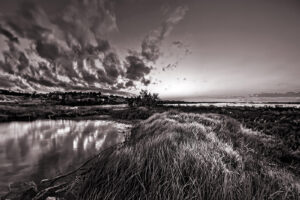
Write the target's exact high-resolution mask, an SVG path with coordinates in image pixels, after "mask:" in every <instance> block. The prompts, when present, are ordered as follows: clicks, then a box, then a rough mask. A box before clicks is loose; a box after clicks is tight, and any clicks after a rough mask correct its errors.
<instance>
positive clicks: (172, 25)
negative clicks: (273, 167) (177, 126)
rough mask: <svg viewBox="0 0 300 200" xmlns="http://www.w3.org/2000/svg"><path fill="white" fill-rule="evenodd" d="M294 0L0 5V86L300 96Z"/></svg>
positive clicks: (1, 0) (10, 0) (68, 0)
mask: <svg viewBox="0 0 300 200" xmlns="http://www.w3.org/2000/svg"><path fill="white" fill-rule="evenodd" d="M299 77H300V1H297V0H251V1H246V0H243V1H242V0H226V1H225V0H213V1H212V0H52V1H48V0H23V1H21V0H0V87H1V88H5V89H12V90H21V91H45V92H48V91H57V90H62V91H68V90H103V91H108V92H112V93H133V94H136V93H138V92H139V90H140V89H148V90H149V91H150V92H155V93H159V95H160V96H161V97H163V98H177V99H180V98H185V99H186V98H189V97H191V98H194V97H197V96H232V95H234V96H242V95H249V94H254V93H261V92H279V93H284V92H289V91H300V81H299V80H300V79H299Z"/></svg>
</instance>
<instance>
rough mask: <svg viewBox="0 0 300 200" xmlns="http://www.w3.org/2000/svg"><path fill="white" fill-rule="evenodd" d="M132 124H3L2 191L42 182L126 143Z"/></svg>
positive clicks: (0, 129) (0, 137)
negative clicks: (14, 185) (10, 186)
mask: <svg viewBox="0 0 300 200" xmlns="http://www.w3.org/2000/svg"><path fill="white" fill-rule="evenodd" d="M129 128H130V126H129V125H125V124H121V123H116V122H112V121H99V120H87V121H72V120H39V121H34V122H11V123H1V124H0V191H3V190H6V188H7V185H8V184H9V183H10V182H16V181H29V180H34V181H36V182H39V181H40V180H41V179H43V178H46V177H52V176H55V175H57V174H59V173H62V172H64V171H67V170H71V169H72V168H74V167H76V165H78V164H80V163H82V162H83V161H85V160H86V159H87V158H89V157H90V156H91V155H94V154H95V153H97V152H99V151H100V150H101V149H104V148H106V147H108V146H110V145H113V144H116V143H118V142H122V141H123V140H124V132H126V131H128V130H129Z"/></svg>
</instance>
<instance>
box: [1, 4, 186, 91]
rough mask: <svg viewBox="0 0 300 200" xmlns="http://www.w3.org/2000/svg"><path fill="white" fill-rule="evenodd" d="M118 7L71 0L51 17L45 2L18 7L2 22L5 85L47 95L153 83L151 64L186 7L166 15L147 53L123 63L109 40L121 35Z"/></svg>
mask: <svg viewBox="0 0 300 200" xmlns="http://www.w3.org/2000/svg"><path fill="white" fill-rule="evenodd" d="M115 2H116V1H111V0H68V1H64V3H62V4H59V5H56V6H60V7H61V8H59V9H57V10H55V9H54V8H55V6H54V7H53V8H52V12H50V11H49V9H47V8H46V7H45V4H44V3H45V2H44V3H42V2H41V1H37V0H28V1H22V3H16V5H17V4H18V5H17V6H18V8H16V12H15V13H16V14H12V13H10V14H6V15H5V16H2V17H1V19H0V35H1V37H0V40H2V41H0V42H1V44H4V46H3V47H0V53H1V54H2V55H0V71H1V73H4V74H5V76H2V80H3V79H4V78H9V80H7V81H8V82H9V81H15V82H16V84H14V86H13V88H15V89H24V88H26V89H28V90H47V91H51V90H56V89H65V90H69V89H84V88H86V89H90V88H99V89H100V88H101V89H104V88H106V89H108V90H109V88H114V89H126V88H127V87H133V86H135V85H136V84H138V83H139V82H140V83H141V84H143V85H145V86H147V85H149V84H150V79H148V78H146V77H145V76H148V75H149V74H150V72H151V70H152V69H153V68H152V67H150V66H149V62H155V61H156V60H157V59H158V57H159V55H160V45H161V42H162V41H163V40H164V39H165V38H166V37H167V36H168V35H169V34H170V32H171V31H172V29H173V27H174V26H175V25H176V24H177V23H178V22H179V21H181V20H182V19H183V17H184V15H185V13H186V11H187V7H184V6H178V7H176V8H175V9H174V10H173V11H172V10H171V9H169V10H168V11H166V13H165V14H166V15H167V18H166V20H165V21H164V22H163V23H162V24H161V26H159V27H158V28H157V29H155V30H153V31H152V32H151V33H149V34H148V35H147V36H146V37H145V39H144V40H143V42H142V51H141V52H140V53H138V54H133V53H132V51H130V53H129V55H127V56H126V57H125V61H122V60H120V57H119V56H118V54H117V53H116V51H115V50H114V49H113V48H112V47H111V45H110V43H109V41H108V40H107V39H106V36H107V35H108V34H109V33H111V32H113V31H118V26H117V22H116V15H115V13H114V4H115ZM49 4H51V2H50V3H49ZM3 38H6V39H7V40H5V41H4V40H3ZM3 42H4V43H3ZM2 82H3V81H2ZM11 86H12V85H11V84H1V85H0V87H5V88H11Z"/></svg>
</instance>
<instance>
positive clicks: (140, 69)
mask: <svg viewBox="0 0 300 200" xmlns="http://www.w3.org/2000/svg"><path fill="white" fill-rule="evenodd" d="M126 61H127V62H126V64H125V65H126V68H127V72H126V77H127V78H128V79H130V80H135V81H138V80H140V79H142V78H143V77H144V76H145V75H147V74H149V73H150V71H151V68H150V67H148V66H146V64H145V63H144V61H143V60H142V59H141V58H139V57H138V56H136V55H129V56H127V57H126Z"/></svg>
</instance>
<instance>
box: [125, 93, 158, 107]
mask: <svg viewBox="0 0 300 200" xmlns="http://www.w3.org/2000/svg"><path fill="white" fill-rule="evenodd" d="M158 101H159V97H158V94H157V93H153V94H151V93H150V92H148V91H147V90H141V91H140V95H139V96H137V97H135V98H131V99H130V100H129V101H128V104H129V106H156V105H157V103H158Z"/></svg>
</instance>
